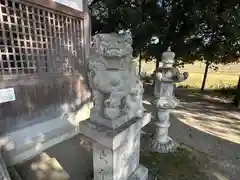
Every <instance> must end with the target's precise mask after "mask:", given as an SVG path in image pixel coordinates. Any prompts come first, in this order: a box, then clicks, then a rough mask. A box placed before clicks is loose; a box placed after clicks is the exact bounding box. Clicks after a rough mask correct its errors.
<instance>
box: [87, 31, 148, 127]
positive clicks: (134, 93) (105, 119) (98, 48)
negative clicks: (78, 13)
mask: <svg viewBox="0 0 240 180" xmlns="http://www.w3.org/2000/svg"><path fill="white" fill-rule="evenodd" d="M131 44H132V38H131V37H130V36H127V35H119V34H98V35H96V36H95V37H94V44H93V53H92V55H91V56H90V57H89V59H88V77H89V81H90V87H91V89H92V93H93V98H94V107H93V108H92V110H91V120H92V121H96V122H97V123H100V124H102V125H105V126H107V127H110V128H113V129H115V128H117V127H119V126H121V125H122V124H124V123H125V122H127V121H129V120H130V119H132V118H135V117H136V118H138V117H142V116H143V111H144V108H143V106H142V94H143V85H142V83H141V81H140V79H139V77H138V75H137V72H136V65H135V64H134V63H133V61H132V59H133V58H132V47H131ZM109 120H110V121H109Z"/></svg>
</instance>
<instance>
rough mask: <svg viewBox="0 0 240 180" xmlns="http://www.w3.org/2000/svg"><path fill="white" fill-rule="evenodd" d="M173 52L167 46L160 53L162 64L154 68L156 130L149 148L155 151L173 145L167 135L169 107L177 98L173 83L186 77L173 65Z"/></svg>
mask: <svg viewBox="0 0 240 180" xmlns="http://www.w3.org/2000/svg"><path fill="white" fill-rule="evenodd" d="M174 57H175V54H174V53H173V52H171V49H170V48H168V50H167V51H166V52H164V53H163V54H162V62H163V66H162V67H159V68H158V69H156V74H155V75H156V79H155V87H154V96H155V99H154V103H155V106H156V109H157V115H156V120H155V122H154V124H155V128H156V132H155V133H154V135H153V139H151V140H150V142H149V146H150V149H151V150H153V151H157V152H162V153H167V152H169V151H172V150H173V149H174V148H175V147H174V146H175V144H174V142H173V140H172V139H171V138H170V137H169V136H168V128H169V126H170V122H169V113H170V109H172V108H175V107H176V106H177V105H178V103H179V100H178V99H177V98H176V97H175V96H174V93H173V90H174V83H176V82H181V81H184V80H186V79H187V77H188V73H186V72H185V73H180V71H179V69H178V68H176V67H173V65H174V63H175V61H174Z"/></svg>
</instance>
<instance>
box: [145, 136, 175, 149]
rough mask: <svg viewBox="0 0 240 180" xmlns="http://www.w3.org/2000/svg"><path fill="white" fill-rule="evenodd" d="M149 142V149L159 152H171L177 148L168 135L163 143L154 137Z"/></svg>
mask: <svg viewBox="0 0 240 180" xmlns="http://www.w3.org/2000/svg"><path fill="white" fill-rule="evenodd" d="M149 143H150V144H149V147H150V150H151V151H154V152H159V153H168V152H173V151H175V150H176V148H177V144H176V143H174V141H173V140H172V138H170V137H169V136H168V137H167V141H166V142H165V143H162V142H159V141H157V140H155V139H152V140H150V142H149Z"/></svg>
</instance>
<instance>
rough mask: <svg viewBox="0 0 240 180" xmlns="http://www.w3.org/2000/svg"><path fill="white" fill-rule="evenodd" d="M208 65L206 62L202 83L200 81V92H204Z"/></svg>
mask: <svg viewBox="0 0 240 180" xmlns="http://www.w3.org/2000/svg"><path fill="white" fill-rule="evenodd" d="M209 65H210V63H209V62H206V66H205V71H204V75H203V81H202V87H201V91H204V89H205V85H206V80H207V74H208V68H209Z"/></svg>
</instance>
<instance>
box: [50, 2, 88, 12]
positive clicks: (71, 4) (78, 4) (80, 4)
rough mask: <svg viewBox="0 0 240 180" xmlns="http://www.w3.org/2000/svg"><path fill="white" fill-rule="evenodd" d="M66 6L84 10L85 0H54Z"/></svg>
mask: <svg viewBox="0 0 240 180" xmlns="http://www.w3.org/2000/svg"><path fill="white" fill-rule="evenodd" d="M53 1H56V2H58V3H60V4H64V5H65V6H69V7H71V8H73V9H76V10H79V11H83V1H84V0H53Z"/></svg>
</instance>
